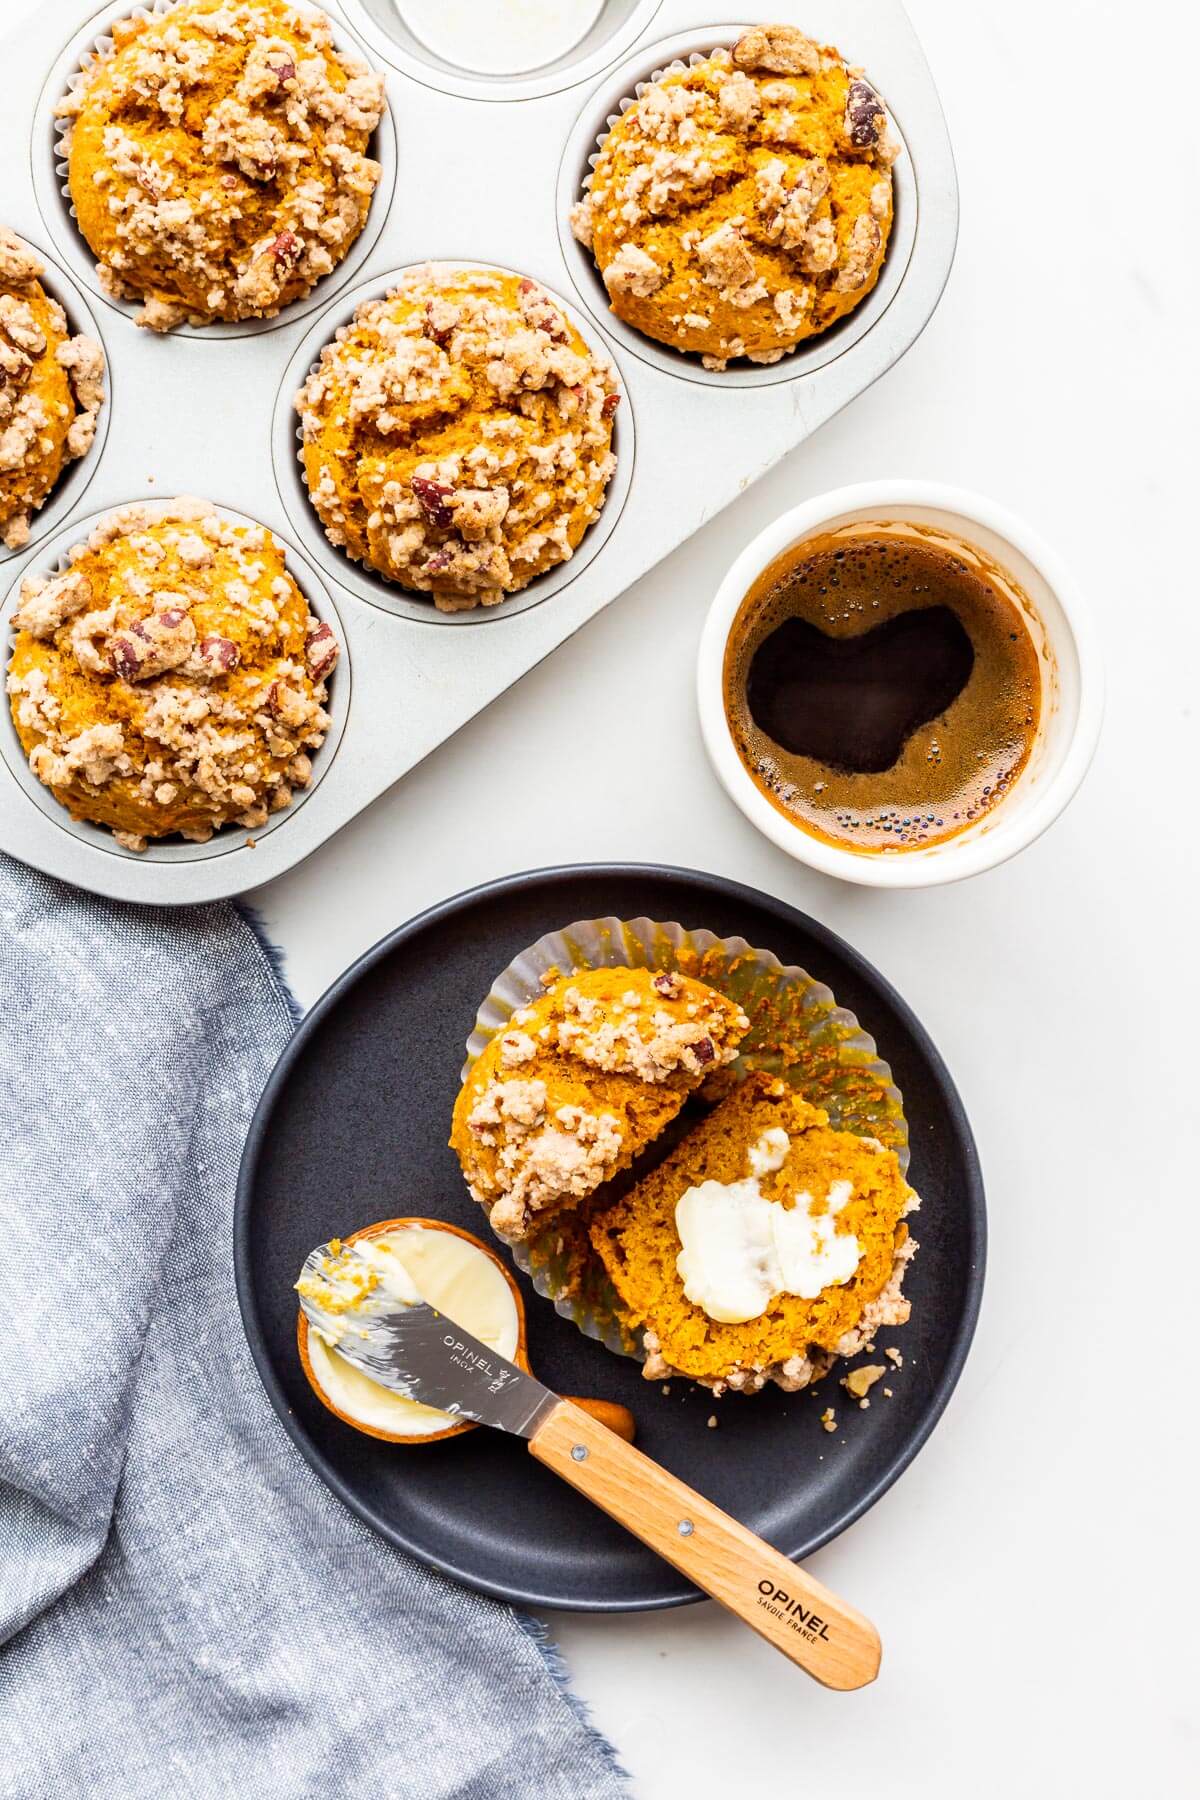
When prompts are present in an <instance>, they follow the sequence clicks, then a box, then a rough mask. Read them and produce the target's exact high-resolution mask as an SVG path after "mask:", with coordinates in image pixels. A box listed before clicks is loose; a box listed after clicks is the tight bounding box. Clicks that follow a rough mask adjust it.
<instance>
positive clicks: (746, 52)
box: [571, 25, 898, 369]
mask: <svg viewBox="0 0 1200 1800" xmlns="http://www.w3.org/2000/svg"><path fill="white" fill-rule="evenodd" d="M897 152H898V146H897V145H896V144H895V143H894V142H893V141H892V140H891V139H890V138H889V137H888V135H887V116H886V113H885V111H884V108H883V104H882V102H881V101H880V99H879V97H878V96H877V95H876V93H875V92H874V90H873V89H872V88H871V86H870V84H869V83H868V82H867V81H866V80H865V79H864V78H863V76H862V74H861V72H860V71H858V70H856V69H851V68H849V67H847V65H846V63H845V62H844V61H843V60H842V58H841V56H840V55H839V54H838V52H837V51H836V50H833V49H831V48H829V47H828V46H820V45H818V44H816V43H814V42H813V41H812V40H811V39H810V38H807V37H805V35H804V33H803V32H801V31H798V30H797V29H796V28H795V26H792V25H759V26H756V27H755V28H754V29H753V30H751V31H748V32H746V33H745V35H744V36H743V37H741V38H740V39H739V40H738V42H737V43H736V44H735V45H734V46H733V49H732V51H730V50H724V49H722V50H714V51H713V53H712V55H711V56H709V57H707V58H705V59H704V60H703V61H701V62H697V63H695V64H693V65H692V66H691V67H689V68H686V69H678V68H677V69H674V70H671V71H669V72H668V73H666V74H664V75H662V76H661V77H660V78H659V79H658V80H657V81H652V82H649V83H648V84H647V85H646V86H645V87H644V88H643V90H642V92H641V94H640V97H639V98H638V99H637V100H635V101H634V102H633V104H632V105H630V106H629V107H628V109H627V110H626V111H625V112H624V113H622V114H621V116H620V118H618V119H617V120H616V121H615V122H614V124H613V125H612V128H611V129H610V131H609V133H608V136H607V137H606V138H605V140H604V142H603V144H602V146H601V149H600V153H599V155H598V157H597V159H596V162H595V166H594V169H593V172H592V174H591V175H590V176H589V177H588V178H587V180H586V182H585V183H584V187H585V193H584V197H583V199H582V200H581V201H580V202H579V204H578V205H577V206H576V207H575V209H574V211H573V212H572V215H571V227H572V230H573V231H574V233H575V236H576V237H577V238H578V239H579V241H580V243H582V244H583V245H584V246H585V247H586V248H588V249H589V250H590V251H591V252H592V255H593V256H594V258H595V261H596V267H597V268H598V269H599V271H600V274H601V277H602V278H603V281H604V285H605V287H606V288H607V289H608V294H609V301H610V304H611V307H612V310H613V312H614V313H616V315H617V317H618V318H620V319H624V320H625V321H626V323H627V324H629V325H633V326H635V327H636V328H637V330H639V331H642V332H645V334H646V336H647V337H651V338H655V339H657V341H658V342H660V343H663V344H669V345H671V346H672V347H673V348H674V349H676V350H688V351H693V352H696V353H698V354H699V355H701V356H702V357H703V359H704V364H705V367H706V368H713V369H721V368H724V367H725V365H726V363H727V361H728V360H729V359H730V358H731V357H738V356H745V357H748V358H749V360H750V361H751V362H756V363H774V362H778V361H779V360H780V358H781V357H782V356H784V355H785V354H786V353H787V352H788V351H789V350H794V349H795V347H796V345H797V344H799V343H801V342H803V340H804V339H805V338H809V337H812V336H814V335H815V334H816V333H817V332H821V331H826V330H827V329H828V328H829V326H830V325H832V324H834V323H835V322H836V321H837V320H838V319H840V318H842V317H844V315H845V314H846V313H848V312H851V311H852V310H853V309H854V308H855V307H856V306H857V305H858V304H859V303H860V301H862V300H863V299H865V297H866V296H867V294H869V293H870V291H871V289H872V288H873V287H874V285H875V282H876V280H877V279H878V276H879V271H880V269H881V267H882V266H883V258H884V253H885V251H886V249H887V241H888V233H889V231H890V230H891V224H892V175H891V165H892V163H893V161H894V160H895V157H896V155H897Z"/></svg>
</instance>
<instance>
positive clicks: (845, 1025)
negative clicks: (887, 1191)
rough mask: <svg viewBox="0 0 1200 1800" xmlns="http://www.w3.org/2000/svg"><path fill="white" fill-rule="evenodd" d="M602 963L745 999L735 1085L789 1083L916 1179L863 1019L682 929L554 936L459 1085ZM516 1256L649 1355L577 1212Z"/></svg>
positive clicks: (523, 962) (497, 998)
mask: <svg viewBox="0 0 1200 1800" xmlns="http://www.w3.org/2000/svg"><path fill="white" fill-rule="evenodd" d="M600 968H634V969H656V970H657V969H666V970H674V971H678V973H680V974H682V975H692V976H695V977H697V978H698V979H699V980H701V981H704V982H707V983H708V985H709V986H710V987H713V988H715V989H716V990H717V991H718V993H721V994H724V995H726V996H727V997H728V998H729V999H731V1000H735V1001H737V1003H738V1004H739V1005H740V1006H741V1008H742V1010H743V1011H744V1012H745V1014H746V1016H747V1018H748V1019H749V1020H750V1029H749V1031H748V1032H747V1034H746V1036H745V1038H743V1040H742V1045H741V1049H740V1051H739V1053H738V1056H737V1058H736V1060H735V1062H734V1063H733V1064H732V1065H731V1068H732V1070H733V1073H734V1076H735V1078H736V1077H738V1076H744V1075H747V1074H750V1073H751V1072H752V1071H756V1070H757V1071H761V1072H763V1073H764V1074H768V1075H773V1076H779V1077H781V1078H782V1079H783V1080H784V1081H786V1082H787V1084H788V1086H789V1087H791V1088H793V1089H794V1090H795V1092H796V1093H798V1094H799V1095H800V1096H801V1097H802V1098H803V1099H805V1100H807V1101H808V1102H809V1103H810V1104H811V1105H813V1106H820V1107H823V1108H824V1109H825V1111H826V1112H827V1113H828V1114H829V1118H830V1122H831V1124H833V1125H835V1126H836V1127H837V1128H838V1129H840V1130H842V1131H851V1132H853V1133H854V1134H855V1135H856V1136H858V1137H873V1138H877V1139H878V1140H879V1141H880V1143H882V1144H884V1145H885V1146H886V1147H887V1148H888V1149H889V1150H893V1151H895V1153H896V1157H897V1159H898V1161H899V1164H900V1170H901V1173H902V1174H906V1173H907V1170H908V1162H909V1145H908V1125H907V1122H906V1120H905V1117H904V1102H903V1099H902V1097H901V1094H900V1090H899V1088H898V1087H897V1086H896V1084H895V1082H894V1081H893V1079H892V1072H891V1070H890V1068H889V1067H888V1065H887V1063H886V1062H884V1060H883V1058H882V1057H881V1056H880V1055H879V1053H878V1050H877V1049H876V1046H875V1040H874V1039H873V1038H872V1037H871V1036H870V1035H869V1034H868V1033H867V1032H865V1031H864V1030H863V1029H862V1026H861V1025H860V1024H859V1022H858V1020H857V1019H856V1018H855V1017H854V1014H853V1013H852V1012H850V1011H849V1010H848V1009H847V1008H846V1007H844V1006H839V1005H838V1002H837V1000H836V999H835V998H834V995H833V993H832V992H831V991H830V989H829V988H827V987H826V986H825V984H824V983H823V982H820V981H814V980H813V978H812V976H811V975H809V974H808V973H807V972H806V971H805V970H804V969H801V968H797V967H796V966H794V965H785V964H783V963H781V962H780V960H779V958H778V957H777V956H775V955H774V954H773V953H772V952H771V951H770V950H756V949H754V948H753V947H752V946H751V945H750V944H748V943H747V942H746V940H745V938H742V937H726V938H719V937H717V936H715V934H714V933H713V932H711V931H707V930H705V929H703V928H700V929H696V930H688V929H687V928H686V927H685V926H682V925H680V924H677V923H675V922H668V923H660V922H658V921H656V920H653V919H646V918H641V919H617V918H606V919H581V920H577V921H576V922H575V923H574V924H573V925H567V926H564V927H563V928H562V929H561V930H559V931H551V932H547V934H546V935H545V936H544V937H541V938H539V939H538V941H537V942H536V944H531V945H530V946H529V948H528V949H527V950H523V951H522V952H521V954H520V956H518V957H516V958H515V959H514V960H513V961H512V962H511V963H509V965H508V967H507V968H506V969H504V970H503V971H502V973H501V974H500V975H498V976H497V978H496V980H495V982H494V983H493V984H492V988H491V991H490V993H489V994H488V996H487V998H486V999H485V1000H484V1002H483V1004H482V1005H481V1006H480V1008H479V1011H478V1013H477V1015H476V1019H475V1029H474V1030H473V1031H472V1033H471V1035H470V1037H469V1038H468V1039H467V1059H466V1062H465V1063H464V1064H463V1070H462V1079H463V1080H464V1081H465V1080H466V1078H467V1076H468V1074H469V1073H470V1071H471V1068H472V1066H473V1065H474V1063H475V1061H476V1058H477V1057H479V1056H480V1055H481V1054H482V1052H483V1050H484V1049H485V1048H486V1047H487V1045H488V1044H489V1043H490V1042H491V1040H492V1038H493V1037H495V1035H496V1033H497V1032H502V1031H506V1030H507V1029H508V1026H509V1023H510V1021H511V1019H512V1015H513V1014H514V1013H515V1012H519V1011H520V1010H521V1008H522V1007H525V1006H528V1005H529V1004H530V1003H531V1002H532V1001H534V1000H537V999H538V998H540V997H541V996H542V995H544V994H545V992H546V984H545V983H544V982H543V980H542V977H543V976H544V975H546V974H548V972H550V971H557V973H558V974H561V975H569V974H574V973H578V972H581V971H583V970H587V969H600ZM484 1211H485V1216H486V1209H484ZM508 1249H509V1250H510V1251H511V1253H512V1256H513V1259H514V1261H515V1262H516V1264H517V1267H518V1268H520V1269H522V1270H523V1271H524V1272H525V1273H526V1274H527V1275H528V1276H529V1277H530V1279H531V1281H532V1282H533V1285H534V1287H535V1288H536V1290H537V1292H538V1293H539V1294H541V1295H542V1296H543V1297H544V1298H545V1299H547V1300H549V1301H551V1302H552V1304H553V1306H554V1309H555V1311H556V1312H558V1313H559V1314H561V1316H562V1317H563V1318H564V1319H570V1320H571V1321H572V1322H573V1323H574V1324H575V1325H577V1326H578V1327H579V1329H580V1331H582V1332H583V1333H584V1334H585V1335H586V1336H588V1337H592V1338H596V1339H597V1340H598V1341H599V1342H600V1343H602V1344H604V1345H605V1347H606V1348H607V1349H609V1350H613V1351H616V1352H617V1353H618V1354H620V1355H623V1356H632V1357H634V1358H635V1359H636V1360H637V1361H639V1362H642V1361H644V1360H645V1353H644V1350H643V1347H642V1341H641V1332H640V1331H639V1332H631V1331H630V1329H629V1328H628V1326H627V1325H625V1324H624V1323H623V1322H622V1320H621V1317H620V1312H619V1307H618V1303H617V1295H616V1292H615V1290H614V1289H613V1287H612V1285H611V1283H610V1281H609V1279H608V1276H607V1273H606V1272H605V1270H604V1267H603V1265H602V1264H601V1262H600V1259H599V1257H598V1256H597V1255H596V1254H595V1252H594V1250H593V1249H592V1245H591V1240H590V1239H589V1237H588V1235H587V1231H586V1229H585V1228H584V1226H583V1223H582V1219H581V1217H580V1215H579V1214H578V1213H575V1212H570V1211H568V1212H565V1213H558V1214H555V1215H553V1216H552V1217H551V1218H550V1219H548V1220H547V1222H546V1224H545V1225H544V1226H543V1227H542V1229H541V1231H539V1232H538V1233H537V1235H536V1236H535V1237H532V1238H529V1239H527V1240H525V1241H524V1242H522V1243H519V1244H509V1245H508Z"/></svg>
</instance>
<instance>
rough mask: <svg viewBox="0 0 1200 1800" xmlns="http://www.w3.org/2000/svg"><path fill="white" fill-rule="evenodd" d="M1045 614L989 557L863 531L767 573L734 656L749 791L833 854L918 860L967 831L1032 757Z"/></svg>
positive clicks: (732, 716) (732, 712) (903, 530)
mask: <svg viewBox="0 0 1200 1800" xmlns="http://www.w3.org/2000/svg"><path fill="white" fill-rule="evenodd" d="M1035 620H1036V615H1035V614H1034V611H1033V608H1032V606H1031V605H1030V603H1029V601H1028V600H1027V599H1026V597H1025V595H1024V594H1023V593H1022V592H1021V590H1020V588H1019V587H1018V586H1017V584H1016V583H1015V582H1014V581H1013V579H1012V577H1011V576H1009V575H1008V574H1007V573H1006V572H1005V571H1004V570H1002V569H1000V568H998V567H997V566H996V565H995V564H994V563H992V562H990V561H989V560H988V559H987V558H986V557H985V556H984V555H983V554H982V553H981V552H980V551H978V550H975V549H972V548H971V547H969V546H968V545H965V544H962V543H960V542H959V541H957V540H956V539H954V538H952V537H950V536H948V535H946V534H944V533H942V532H939V531H936V530H934V529H933V528H931V527H927V526H923V525H909V524H903V523H895V522H888V523H886V524H883V523H870V522H859V523H856V524H853V525H846V526H841V527H839V528H838V529H836V530H833V531H829V532H825V533H822V534H821V535H819V536H816V537H812V538H808V539H806V540H805V541H804V542H803V543H801V544H797V545H794V546H793V547H792V549H790V550H788V551H785V552H784V554H783V555H782V556H780V557H777V558H776V560H775V561H774V562H773V563H771V565H770V566H769V567H768V568H767V569H765V570H764V571H763V573H762V575H760V576H759V578H758V580H757V581H756V582H755V584H754V586H753V587H752V588H751V589H750V592H749V593H748V594H747V595H746V598H745V599H744V600H743V601H742V604H741V606H740V607H739V609H738V612H737V616H736V617H735V619H734V622H733V625H732V627H731V630H730V634H729V640H728V643H727V644H726V648H725V665H724V677H723V690H724V700H725V714H726V718H727V720H728V724H729V729H730V732H731V734H732V737H733V741H734V744H735V746H736V748H737V751H738V755H739V756H740V757H741V760H742V762H743V764H744V765H745V767H746V769H747V771H748V772H749V774H750V776H751V777H752V779H753V780H754V783H755V785H756V786H757V787H758V788H759V789H760V790H761V792H762V793H763V794H765V796H766V797H767V799H768V800H770V802H771V803H772V805H773V806H775V807H777V808H778V809H779V811H780V812H782V813H784V814H785V815H786V816H787V817H788V818H789V819H791V820H792V822H793V823H794V824H796V825H799V826H800V827H802V828H803V829H804V830H805V831H808V832H811V833H812V835H813V836H814V837H819V838H823V839H825V841H826V842H828V843H831V844H836V845H837V846H838V847H839V848H841V849H850V850H858V851H864V852H884V853H886V852H889V851H892V852H894V851H898V850H899V851H903V850H915V849H921V848H924V847H926V846H928V845H930V844H936V843H940V842H942V841H943V840H944V839H946V838H950V837H955V836H957V835H958V833H960V832H963V831H966V830H968V829H970V827H972V826H973V825H975V824H976V823H977V822H978V821H979V820H980V819H982V818H983V817H984V816H985V815H986V814H987V813H989V812H990V811H991V810H992V808H994V807H995V806H996V805H998V803H999V802H1000V801H1001V800H1002V799H1003V798H1004V796H1005V795H1006V794H1007V793H1008V792H1009V790H1010V789H1011V788H1012V787H1013V785H1014V783H1015V782H1016V781H1017V779H1018V778H1019V776H1020V775H1021V773H1022V771H1023V770H1024V768H1025V766H1026V764H1027V763H1028V761H1029V757H1030V753H1031V751H1032V749H1033V745H1034V741H1035V739H1036V737H1037V732H1038V724H1039V720H1040V718H1041V711H1042V681H1043V662H1042V657H1041V656H1040V655H1039V651H1038V647H1037V643H1036V642H1035V638H1034V635H1033V633H1034V630H1035V628H1036V627H1035Z"/></svg>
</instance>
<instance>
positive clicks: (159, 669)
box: [8, 500, 338, 850]
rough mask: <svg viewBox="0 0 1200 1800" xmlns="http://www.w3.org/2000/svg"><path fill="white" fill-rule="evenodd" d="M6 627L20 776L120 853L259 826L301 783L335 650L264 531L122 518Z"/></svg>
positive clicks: (132, 514) (145, 515)
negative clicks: (94, 827) (21, 756)
mask: <svg viewBox="0 0 1200 1800" xmlns="http://www.w3.org/2000/svg"><path fill="white" fill-rule="evenodd" d="M12 624H13V630H14V632H15V640H14V644H13V653H12V660H11V662H10V664H9V671H8V693H9V700H10V705H11V707H12V716H13V720H14V722H15V724H16V728H17V735H18V736H19V738H20V740H21V744H22V747H23V749H24V751H25V754H26V756H27V757H28V758H29V766H30V768H31V769H32V771H33V773H34V774H35V775H36V776H37V778H38V780H39V781H41V782H44V783H45V785H46V786H47V787H48V788H49V789H50V791H51V793H52V794H53V795H54V797H55V799H56V800H58V801H59V802H60V803H61V804H62V805H63V806H65V807H66V808H67V810H68V811H69V812H70V814H71V816H72V817H73V818H76V819H89V820H91V821H92V822H93V823H95V824H98V825H107V826H108V827H109V828H110V829H111V831H112V833H113V835H114V837H115V838H116V840H117V842H118V843H119V844H121V845H123V846H124V848H125V849H127V850H144V849H145V847H146V843H147V841H148V840H149V839H150V838H161V837H167V836H169V835H170V834H171V833H174V832H178V833H179V834H180V836H182V837H185V838H189V839H191V841H192V842H194V843H204V842H206V841H207V839H208V838H210V837H211V836H212V834H213V832H214V831H216V830H217V829H218V827H220V826H222V825H227V824H230V823H232V822H236V823H237V824H239V825H244V826H249V827H255V826H260V825H264V824H265V823H266V821H267V818H268V815H269V814H270V813H273V812H279V811H280V810H281V809H282V808H283V807H285V806H287V805H288V804H289V803H290V801H291V799H292V797H293V793H294V791H295V790H296V789H297V788H304V787H307V786H308V784H309V781H310V780H311V778H312V761H311V756H310V752H312V751H314V750H316V749H317V748H318V747H319V746H320V744H321V743H322V742H323V740H324V738H325V734H326V731H327V730H328V728H329V717H328V714H327V713H326V712H325V709H324V701H325V696H326V689H327V683H328V679H329V676H330V673H331V672H332V669H333V666H334V663H335V662H336V661H337V657H338V643H337V640H336V638H335V637H334V634H333V631H332V629H331V627H330V626H329V625H326V624H322V623H321V622H320V621H319V620H317V619H315V618H314V617H313V616H312V614H311V613H310V612H309V610H308V604H307V602H306V600H305V598H304V596H303V594H302V593H301V592H300V589H299V588H298V587H297V586H296V583H295V581H294V580H293V579H292V577H291V575H290V574H289V573H288V569H287V565H286V563H285V561H284V553H283V550H282V548H281V547H280V545H279V544H277V543H276V541H275V539H274V538H273V537H272V535H271V533H270V532H269V531H268V530H267V529H266V527H265V526H262V525H242V524H238V523H235V522H233V521H231V520H228V519H223V518H222V517H221V515H220V514H219V513H218V511H217V509H216V508H215V507H214V506H212V505H211V504H210V503H209V502H208V501H206V500H177V501H174V502H172V503H171V505H170V508H169V509H168V510H167V511H159V510H155V511H153V512H152V511H151V510H150V509H149V508H147V507H144V506H127V507H124V508H122V509H121V510H120V511H119V512H114V513H109V514H108V515H107V516H106V517H105V518H103V519H101V520H100V521H99V523H98V524H97V525H96V526H95V527H94V528H93V530H92V533H91V535H90V537H89V538H88V539H87V542H86V543H82V544H77V545H76V546H75V548H74V549H73V550H72V551H71V553H70V567H69V568H67V569H66V570H65V571H63V572H61V573H59V574H55V575H50V576H46V575H27V576H26V577H25V580H24V581H23V582H22V584H21V600H20V605H19V607H18V608H17V611H16V612H15V613H14V614H13V619H12Z"/></svg>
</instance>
